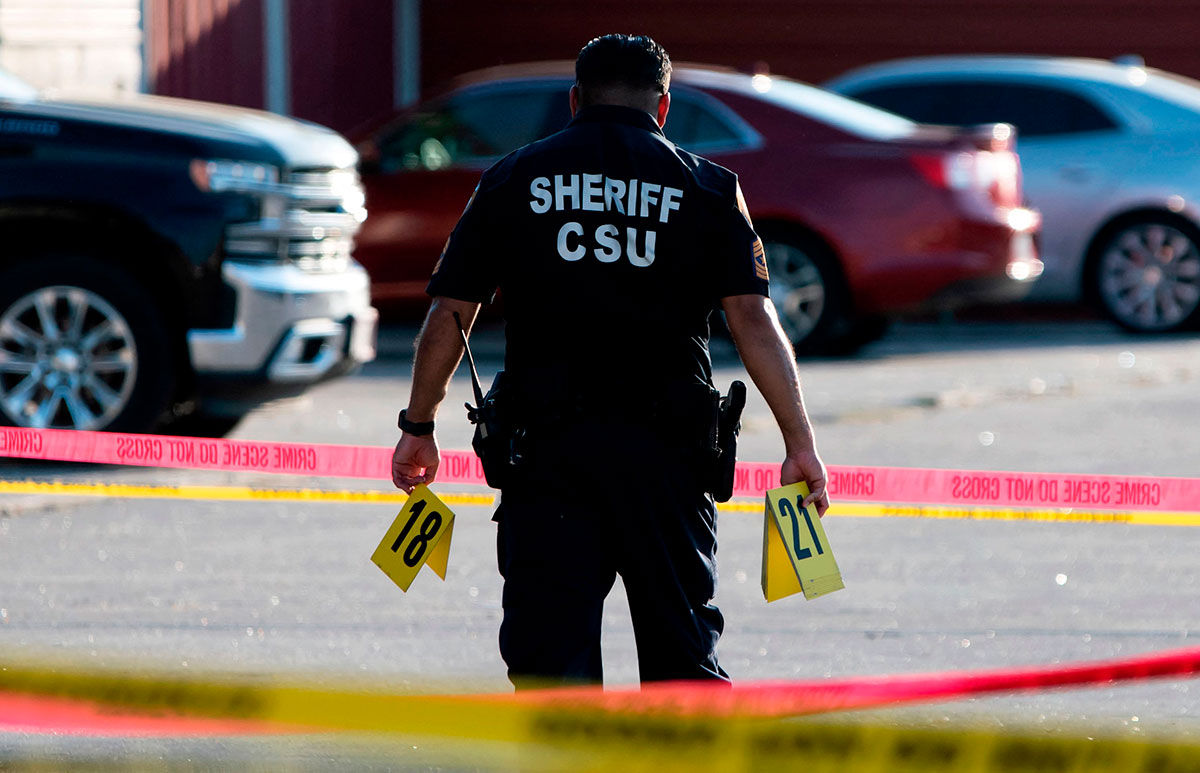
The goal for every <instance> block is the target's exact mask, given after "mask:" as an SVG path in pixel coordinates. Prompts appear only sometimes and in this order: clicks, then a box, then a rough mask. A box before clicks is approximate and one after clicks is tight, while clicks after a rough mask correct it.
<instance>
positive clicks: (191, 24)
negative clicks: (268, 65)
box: [146, 0, 263, 107]
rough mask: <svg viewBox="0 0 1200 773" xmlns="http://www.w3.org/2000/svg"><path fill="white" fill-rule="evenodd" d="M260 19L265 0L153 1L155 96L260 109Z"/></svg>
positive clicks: (150, 34) (149, 29) (149, 30)
mask: <svg viewBox="0 0 1200 773" xmlns="http://www.w3.org/2000/svg"><path fill="white" fill-rule="evenodd" d="M262 17H263V9H262V0H154V2H153V4H152V7H151V9H150V14H149V20H148V21H149V24H148V25H147V30H146V33H147V35H148V37H149V38H150V50H151V61H150V63H149V64H150V70H151V73H152V76H153V78H154V90H155V92H156V93H158V94H166V95H168V96H175V97H188V98H191V99H204V100H209V101H212V102H226V103H229V104H233V105H246V106H249V107H262V105H263V71H262V51H263V48H262V39H263V29H262Z"/></svg>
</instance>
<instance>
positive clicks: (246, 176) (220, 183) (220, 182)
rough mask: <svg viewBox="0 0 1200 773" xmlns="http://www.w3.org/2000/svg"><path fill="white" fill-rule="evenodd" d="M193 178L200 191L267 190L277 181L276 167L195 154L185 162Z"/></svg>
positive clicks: (248, 191)
mask: <svg viewBox="0 0 1200 773" xmlns="http://www.w3.org/2000/svg"><path fill="white" fill-rule="evenodd" d="M188 172H189V173H190V175H191V178H192V182H193V183H195V185H196V187H197V188H199V189H200V190H202V191H212V192H214V193H220V192H222V191H236V192H240V193H266V192H269V191H271V190H272V189H273V188H275V187H276V186H277V185H278V184H279V168H278V167H275V166H271V165H270V164H259V163H255V162H252V161H209V160H206V159H202V158H197V159H194V160H193V161H192V163H191V164H190V165H189V166H188Z"/></svg>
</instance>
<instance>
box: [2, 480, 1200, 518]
mask: <svg viewBox="0 0 1200 773" xmlns="http://www.w3.org/2000/svg"><path fill="white" fill-rule="evenodd" d="M0 494H41V495H57V496H80V497H117V498H123V499H194V500H213V501H227V502H266V501H279V502H315V503H325V502H328V503H342V504H403V503H404V502H406V501H408V495H407V494H403V493H400V492H391V491H353V490H333V489H270V488H255V487H249V486H191V485H181V486H138V485H130V484H121V483H63V482H47V481H32V480H25V481H0ZM438 498H439V499H441V500H442V501H443V502H445V503H446V504H451V505H480V506H489V505H493V504H495V502H496V497H495V496H494V495H493V494H490V493H485V492H479V493H475V492H455V493H439V494H438ZM717 509H718V510H720V511H722V512H732V513H754V514H755V515H761V514H762V512H763V503H762V501H761V500H757V501H748V500H742V501H731V502H721V503H718V504H717ZM826 515H827V516H830V515H831V516H840V517H846V518H933V519H942V520H980V521H1054V522H1060V523H1128V524H1135V525H1141V526H1200V513H1185V512H1160V511H1141V510H1083V509H1079V508H1042V509H1024V508H1013V507H1008V508H1004V507H952V506H944V505H885V504H878V503H859V502H834V503H833V504H832V505H831V506H830V508H829V511H828V512H827V513H826Z"/></svg>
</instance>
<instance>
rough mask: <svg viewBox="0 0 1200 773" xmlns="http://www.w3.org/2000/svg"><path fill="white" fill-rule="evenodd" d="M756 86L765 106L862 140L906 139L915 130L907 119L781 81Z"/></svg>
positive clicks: (827, 92)
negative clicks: (792, 113) (773, 105)
mask: <svg viewBox="0 0 1200 773" xmlns="http://www.w3.org/2000/svg"><path fill="white" fill-rule="evenodd" d="M760 83H762V84H763V86H762V87H759V86H757V85H756V86H755V91H759V92H760V93H761V94H762V96H763V99H765V100H767V101H768V102H774V103H775V104H777V105H781V106H782V107H786V108H788V109H790V110H794V111H795V112H797V113H800V114H802V115H806V116H808V117H809V118H813V119H815V120H818V121H823V122H824V123H827V124H829V125H831V126H834V127H836V128H838V129H841V130H842V131H845V132H848V133H850V134H855V135H858V136H859V137H864V138H866V139H872V140H894V139H899V138H901V137H907V136H910V135H911V134H912V133H913V132H914V131H915V130H916V127H917V125H916V124H915V123H913V122H912V121H910V120H908V119H907V118H902V117H900V116H898V115H895V114H894V113H889V112H887V111H885V110H880V109H879V108H877V107H871V106H870V105H864V104H863V103H862V102H856V101H855V100H853V99H849V98H847V97H843V96H842V95H840V94H834V93H833V92H830V91H825V90H824V89H819V88H817V87H815V86H809V85H806V84H804V83H798V82H796V81H790V80H784V79H782V78H771V79H770V80H769V81H760Z"/></svg>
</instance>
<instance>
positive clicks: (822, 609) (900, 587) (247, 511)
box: [0, 319, 1200, 764]
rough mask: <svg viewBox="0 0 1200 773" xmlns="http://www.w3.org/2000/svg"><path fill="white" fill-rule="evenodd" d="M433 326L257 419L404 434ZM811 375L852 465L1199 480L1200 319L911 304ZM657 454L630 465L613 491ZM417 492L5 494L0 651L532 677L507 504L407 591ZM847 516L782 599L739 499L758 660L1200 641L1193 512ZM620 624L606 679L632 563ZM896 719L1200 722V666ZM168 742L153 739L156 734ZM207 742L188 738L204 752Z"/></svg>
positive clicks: (758, 423) (1051, 655) (986, 662)
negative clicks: (908, 312) (821, 565)
mask: <svg viewBox="0 0 1200 773" xmlns="http://www.w3.org/2000/svg"><path fill="white" fill-rule="evenodd" d="M414 333H415V329H412V328H395V327H393V328H389V329H387V330H385V331H384V335H383V339H382V340H381V351H382V356H381V358H380V359H379V360H378V361H377V362H375V363H373V364H371V365H369V366H368V367H366V368H365V369H364V370H363V371H362V372H361V373H360V374H358V375H356V376H354V377H351V378H348V379H344V380H341V381H337V382H334V383H330V384H327V385H325V386H322V387H320V388H318V389H316V390H313V391H312V392H311V393H310V394H309V395H308V396H307V397H306V398H304V399H303V400H301V401H299V402H292V403H287V404H281V405H277V406H268V407H265V408H264V409H262V410H260V411H258V412H256V413H255V414H253V415H251V416H250V417H249V418H248V419H247V420H246V421H245V422H244V423H243V424H242V425H241V426H240V427H239V428H238V429H237V430H236V431H235V433H234V435H233V437H235V438H244V439H260V440H278V441H305V442H322V443H347V444H356V445H378V446H387V445H391V444H393V443H394V441H395V439H396V436H397V431H396V430H395V414H396V411H397V410H398V409H399V408H400V407H401V406H402V405H403V404H404V402H405V400H406V398H407V392H408V386H409V380H408V378H409V372H410V369H411V361H410V359H409V357H410V355H411V338H412V336H413V334H414ZM475 346H476V347H477V349H478V351H477V354H476V357H477V360H478V361H479V366H480V370H481V371H482V372H483V373H484V374H485V377H490V374H491V373H492V372H493V371H494V370H495V369H496V368H497V367H499V366H500V363H501V359H500V355H501V351H502V337H501V333H500V331H499V330H497V329H485V330H482V331H480V332H479V333H478V334H477V336H476V340H475ZM714 351H715V356H716V359H717V366H718V367H717V373H716V379H717V382H718V385H720V386H721V387H723V388H724V387H725V386H727V385H728V383H729V381H731V380H732V379H734V378H743V379H744V378H745V375H744V372H743V371H742V370H741V368H740V365H739V364H738V363H737V361H736V358H735V356H734V352H733V350H732V347H731V345H730V344H729V343H728V342H725V341H718V342H717V343H716V344H715V345H714ZM801 373H802V377H803V379H804V385H805V394H806V396H807V399H808V404H809V410H810V413H811V415H812V417H813V419H814V422H815V425H816V432H817V437H818V443H819V447H820V449H821V451H822V453H823V454H824V456H825V459H826V461H827V463H830V464H862V465H895V466H908V467H935V468H952V469H971V470H1013V471H1032V472H1081V473H1121V474H1129V475H1168V476H1189V477H1190V476H1195V475H1196V474H1197V470H1196V467H1195V461H1194V453H1193V449H1194V448H1195V440H1194V438H1195V434H1196V429H1197V426H1196V419H1195V418H1194V417H1195V411H1194V405H1195V393H1196V386H1197V385H1196V381H1197V380H1198V379H1200V352H1198V349H1197V339H1196V338H1194V337H1186V336H1184V337H1181V336H1174V337H1166V338H1158V339H1155V338H1142V337H1132V336H1129V335H1127V334H1124V333H1121V332H1119V331H1116V330H1115V329H1113V328H1111V327H1109V326H1108V325H1106V324H1104V323H1100V322H1096V321H1092V320H1089V319H1069V320H1051V321H1044V322H1026V323H1013V322H997V321H992V322H960V323H956V324H951V323H946V324H940V323H937V322H926V323H908V324H904V325H899V326H897V327H895V328H894V329H893V330H892V331H891V332H890V333H889V334H888V335H887V336H886V337H885V338H883V339H882V340H880V341H879V342H877V343H874V344H871V345H870V346H868V347H867V348H866V349H864V350H863V351H862V352H861V353H860V354H859V355H857V356H855V357H850V358H845V359H837V360H806V361H802V362H801ZM469 395H470V385H469V381H468V380H467V378H466V374H465V372H464V373H460V374H459V375H458V376H457V377H456V379H455V381H454V383H453V385H452V388H451V393H450V396H449V397H448V399H447V400H446V402H445V404H444V407H443V413H442V414H441V416H440V417H439V425H440V427H441V429H440V430H439V440H440V442H441V445H442V447H443V448H466V447H468V446H469V440H470V427H469V425H468V424H467V422H466V420H465V417H463V416H461V415H460V412H459V411H460V409H459V408H458V406H461V404H462V402H463V401H464V400H467V399H469ZM740 457H741V458H742V459H743V460H746V461H777V460H780V459H781V458H782V443H781V441H780V439H779V435H778V432H777V430H776V429H775V427H774V425H773V422H772V420H771V418H770V416H769V414H768V412H767V409H766V407H765V404H764V403H763V401H762V400H761V398H760V397H759V396H758V395H757V394H756V393H755V392H754V391H753V390H751V398H750V401H749V405H748V408H747V415H746V418H745V420H744V430H743V435H742V441H741V447H740ZM651 463H653V460H647V459H638V458H636V457H632V458H630V459H627V460H619V464H620V468H619V469H615V470H614V481H615V482H614V485H618V486H619V485H621V480H622V478H623V477H624V476H635V475H636V474H637V469H638V466H639V465H642V464H651ZM2 475H3V477H4V478H5V479H8V480H14V479H25V478H33V479H38V480H74V481H84V480H87V481H106V482H138V483H147V484H172V483H183V482H188V483H211V484H236V485H251V486H259V487H271V488H300V487H317V486H319V487H323V488H330V489H340V488H348V487H349V488H358V489H363V488H367V489H378V490H389V489H390V483H389V482H387V481H378V482H371V481H340V480H323V481H316V480H312V479H300V478H291V477H286V476H266V475H249V474H233V473H199V472H189V471H179V470H173V471H166V470H152V469H142V468H120V469H117V468H88V467H83V466H67V465H44V464H37V465H31V464H24V463H5V465H4V467H3V473H2ZM434 488H435V490H437V491H440V492H443V493H447V492H456V491H466V490H468V487H463V486H454V485H450V484H442V485H438V484H435V486H434ZM396 509H397V508H396V507H395V506H389V505H364V504H353V505H333V504H321V503H315V504H297V503H294V502H261V503H257V502H256V503H228V502H211V501H193V500H120V499H95V498H74V497H49V498H45V497H43V498H38V497H14V498H9V499H7V500H6V501H5V502H4V503H3V504H2V505H0V566H3V567H4V576H5V579H4V581H3V584H2V588H3V592H2V595H0V652H5V653H8V654H9V655H10V656H20V657H22V658H31V657H39V656H55V657H59V658H66V659H68V660H70V661H71V662H75V663H81V664H88V663H92V664H96V665H107V666H113V665H134V664H153V665H157V666H161V667H164V668H172V669H180V670H181V671H182V670H185V669H186V670H188V671H197V670H200V671H203V670H210V669H211V670H235V671H245V672H283V673H288V674H293V675H304V676H306V677H311V678H314V679H317V680H318V681H320V682H322V683H326V684H330V685H336V684H338V683H339V682H340V681H342V680H344V679H346V678H350V677H354V678H362V677H364V676H366V677H369V678H370V679H373V680H378V681H379V683H380V684H381V685H392V686H396V687H399V688H401V689H404V688H405V687H406V686H412V685H417V684H420V685H422V686H430V685H433V686H441V687H445V688H447V689H455V690H464V689H465V690H478V691H499V690H506V689H508V688H507V682H506V679H505V675H504V667H503V664H502V662H501V660H500V658H499V655H498V653H497V647H496V634H497V628H498V626H499V621H500V614H501V611H500V589H501V583H500V578H499V576H498V574H497V572H496V568H495V558H494V539H495V529H494V525H493V524H492V523H491V522H490V520H489V518H490V509H489V508H486V507H481V506H461V507H457V508H456V511H457V523H456V526H457V528H456V529H455V534H454V543H453V549H452V552H451V559H450V571H449V575H448V577H447V580H446V582H445V583H442V582H440V581H438V580H437V578H436V577H434V576H433V574H432V573H429V572H424V573H422V574H421V575H420V576H418V578H417V581H416V583H415V584H414V586H413V588H412V590H411V591H410V592H409V593H408V594H402V593H401V592H400V591H399V590H398V589H397V588H396V587H395V586H394V585H392V584H391V582H390V581H388V580H387V578H386V577H384V576H383V574H382V573H380V572H379V570H378V569H377V568H376V567H374V566H373V565H372V564H371V563H370V561H369V560H368V559H369V556H370V554H371V552H372V551H373V550H374V548H375V545H376V544H377V543H378V541H379V539H380V538H381V536H382V535H383V533H384V531H385V530H386V528H387V526H388V525H389V523H390V522H391V519H392V518H393V517H394V515H395V511H396ZM825 526H826V530H827V533H828V535H829V539H830V541H831V543H832V545H833V547H834V549H835V551H836V554H837V557H838V561H839V564H840V567H841V570H842V574H843V576H844V578H845V583H846V589H845V590H843V591H839V592H837V593H834V594H832V595H830V596H827V597H822V598H820V599H817V600H814V601H811V602H806V601H804V600H803V599H802V598H800V597H792V598H788V599H785V600H782V601H779V602H776V603H773V604H771V605H767V604H766V603H765V602H764V601H763V599H762V595H761V591H760V589H759V587H758V582H759V565H760V557H761V539H762V521H761V518H760V517H759V516H756V515H752V514H747V513H734V512H726V513H722V515H721V516H720V526H719V533H720V538H721V543H720V552H719V569H720V575H721V579H720V587H719V591H718V596H717V602H718V604H719V605H720V606H721V608H722V609H723V611H724V612H725V615H726V620H727V627H726V632H725V636H724V637H723V639H722V642H721V649H720V655H721V659H722V663H723V664H724V665H725V667H726V668H727V669H728V670H729V671H730V673H731V674H732V675H733V677H734V679H735V680H758V679H789V678H813V677H817V678H819V677H826V676H828V677H841V676H850V675H859V674H886V673H912V672H940V671H948V670H958V669H973V668H990V667H1002V666H1016V665H1035V664H1044V663H1055V662H1070V661H1078V660H1089V659H1099V658H1108V657H1119V656H1127V655H1133V654H1136V653H1142V652H1152V651H1158V650H1164V649H1169V648H1173V647H1183V646H1190V645H1194V644H1196V643H1197V639H1196V635H1197V634H1196V631H1197V629H1198V628H1200V583H1198V582H1197V577H1196V575H1197V567H1196V561H1195V546H1196V544H1197V535H1196V534H1195V533H1194V527H1158V526H1136V525H1128V524H1101V523H1095V524H1087V523H1036V522H1028V521H982V520H980V521H947V520H930V519H920V518H885V519H878V518H869V519H868V518H852V517H836V516H835V517H830V518H828V519H826V523H825ZM604 637H605V638H604V645H605V668H606V682H607V683H608V684H610V685H627V684H631V683H633V682H634V681H635V680H636V673H637V672H636V660H635V651H634V644H633V636H632V630H631V628H630V625H629V621H628V610H627V607H626V606H625V603H624V597H623V593H622V592H621V589H620V586H619V585H618V587H617V589H616V590H615V591H614V594H613V596H612V597H611V599H610V603H609V605H608V609H607V610H606V618H605V629H604ZM872 716H874V717H876V718H883V720H884V721H889V722H891V721H906V722H920V723H929V724H935V725H937V724H953V725H957V724H959V723H963V722H968V721H970V722H982V723H984V724H985V725H987V726H992V727H995V726H999V725H1002V724H1007V725H1012V724H1016V725H1022V724H1023V725H1036V726H1040V727H1044V728H1046V729H1047V730H1048V731H1049V730H1050V729H1051V728H1054V727H1057V726H1060V725H1062V724H1063V723H1067V724H1073V725H1076V726H1078V725H1083V726H1086V727H1094V728H1096V729H1097V731H1098V732H1101V731H1103V732H1108V733H1124V734H1138V733H1150V734H1173V735H1174V734H1184V735H1189V736H1192V737H1195V736H1197V735H1200V722H1198V721H1197V717H1198V716H1200V685H1197V684H1196V683H1195V682H1189V681H1187V680H1172V681H1161V682H1148V683H1143V684H1139V685H1134V686H1124V687H1119V688H1112V687H1100V688H1097V689H1091V690H1070V691H1059V692H1044V693H1025V694H1019V695H1015V696H1009V697H991V698H986V699H982V698H981V699H978V700H970V701H959V702H954V703H944V704H939V705H935V706H925V707H914V708H910V709H905V710H893V711H891V712H885V713H876V714H873V715H872ZM88 743H90V744H93V745H95V744H100V743H101V742H98V741H88V742H84V741H71V740H69V739H57V740H53V739H46V738H43V737H35V736H24V735H20V734H8V735H0V760H3V759H4V758H5V755H8V756H9V757H10V758H12V757H14V756H20V755H22V754H31V753H35V752H36V753H38V754H42V753H46V754H50V755H51V756H53V755H55V754H58V755H68V756H69V755H70V754H71V753H72V750H76V751H77V750H78V749H80V748H83V747H82V746H80V745H81V744H83V745H84V746H86V745H87V744H88ZM162 743H163V742H154V744H151V743H150V742H146V743H145V744H143V746H140V747H137V746H136V745H135V747H134V748H135V750H140V752H147V753H149V752H154V750H160V749H161V748H162V746H161V744H162ZM197 743H199V742H195V741H192V742H184V741H179V742H177V744H176V746H175V747H173V748H174V750H175V751H179V750H184V751H186V752H187V753H193V752H194V753H196V754H197V755H199V756H200V757H203V756H204V754H205V753H206V752H205V747H204V745H203V744H202V743H199V745H198V746H197V745H196V744H197ZM168 746H169V745H168ZM97 748H100V747H97ZM148 750H149V751H148ZM210 751H211V749H210ZM294 751H295V750H294V749H293V752H294ZM154 753H157V752H154ZM296 753H297V754H300V753H299V752H296ZM326 753H327V752H324V751H322V752H315V753H314V754H315V755H316V756H315V757H314V758H312V759H317V760H321V759H325V757H323V756H322V755H323V754H326ZM248 754H250V756H251V757H253V754H252V753H248ZM299 759H300V760H301V763H304V764H307V763H305V760H308V761H311V760H310V758H309V757H306V756H304V754H300V757H299Z"/></svg>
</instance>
